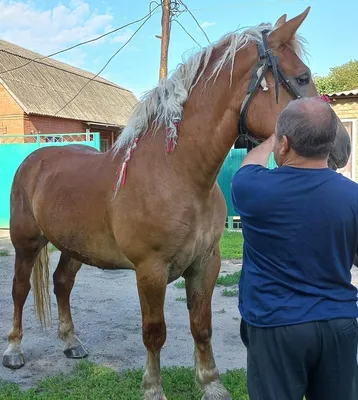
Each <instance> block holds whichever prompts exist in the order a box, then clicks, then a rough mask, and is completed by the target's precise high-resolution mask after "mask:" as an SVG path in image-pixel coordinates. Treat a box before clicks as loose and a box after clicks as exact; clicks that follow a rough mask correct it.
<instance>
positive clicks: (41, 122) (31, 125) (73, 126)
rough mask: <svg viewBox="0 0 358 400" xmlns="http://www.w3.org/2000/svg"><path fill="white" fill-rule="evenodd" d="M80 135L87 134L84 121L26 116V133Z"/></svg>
mask: <svg viewBox="0 0 358 400" xmlns="http://www.w3.org/2000/svg"><path fill="white" fill-rule="evenodd" d="M77 132H78V133H80V132H86V129H85V127H84V125H83V123H82V121H77V120H74V119H65V118H56V117H47V116H42V115H25V118H24V133H25V135H28V134H31V133H43V134H45V133H50V134H51V133H77Z"/></svg>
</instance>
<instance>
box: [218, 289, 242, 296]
mask: <svg viewBox="0 0 358 400" xmlns="http://www.w3.org/2000/svg"><path fill="white" fill-rule="evenodd" d="M221 294H222V295H223V296H225V297H237V296H238V295H239V290H238V289H233V290H230V289H224V290H223V291H222V292H221Z"/></svg>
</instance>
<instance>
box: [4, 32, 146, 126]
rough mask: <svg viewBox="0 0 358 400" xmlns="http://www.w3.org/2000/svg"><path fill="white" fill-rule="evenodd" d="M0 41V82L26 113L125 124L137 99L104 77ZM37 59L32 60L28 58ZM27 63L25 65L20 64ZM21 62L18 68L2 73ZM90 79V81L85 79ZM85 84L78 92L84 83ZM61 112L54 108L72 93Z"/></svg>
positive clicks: (59, 106) (61, 104) (62, 103)
mask: <svg viewBox="0 0 358 400" xmlns="http://www.w3.org/2000/svg"><path fill="white" fill-rule="evenodd" d="M38 58H43V56H41V55H40V54H38V53H34V52H32V51H30V50H26V49H24V48H22V47H20V46H17V45H15V44H12V43H9V42H7V41H5V40H0V83H1V84H3V85H4V87H5V88H6V89H7V90H8V91H9V93H10V94H11V95H12V96H13V97H14V99H15V100H16V101H17V102H18V104H19V105H20V106H21V108H22V109H23V110H24V111H25V113H27V114H37V115H47V116H57V117H62V118H69V119H76V120H81V121H91V122H98V123H103V124H111V125H115V126H124V125H126V124H127V121H128V118H129V116H130V115H131V113H132V111H133V108H134V106H135V105H136V103H137V102H138V100H137V98H136V97H135V96H134V94H133V93H132V92H131V91H129V90H127V89H125V88H123V87H121V86H119V85H117V84H115V83H113V82H110V81H108V80H106V79H103V78H100V77H96V78H94V77H95V75H94V74H92V73H91V72H88V71H84V70H82V69H80V68H75V67H73V66H71V65H68V64H65V63H63V62H60V61H57V60H54V59H51V58H45V59H38ZM34 59H37V60H36V61H31V62H29V61H30V60H34ZM24 64H27V65H24ZM21 65H24V66H23V67H22V68H18V69H15V70H13V71H9V72H4V73H2V71H6V70H11V69H13V68H16V67H19V66H21ZM91 78H94V80H93V81H90V82H89V83H88V81H89V79H91ZM86 83H88V84H87V86H86V87H85V88H84V89H83V90H82V91H81V93H79V94H78V92H79V91H80V90H81V89H82V88H83V86H84V85H85V84H86ZM77 94H78V96H77V97H76V98H75V99H74V100H73V101H71V102H70V103H69V104H68V105H67V106H66V107H65V108H64V109H63V110H62V111H60V112H59V113H58V111H59V110H60V109H61V108H62V107H63V106H64V105H65V104H66V103H67V102H68V101H70V100H71V99H72V98H73V97H74V96H75V95H77Z"/></svg>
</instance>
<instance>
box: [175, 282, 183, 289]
mask: <svg viewBox="0 0 358 400" xmlns="http://www.w3.org/2000/svg"><path fill="white" fill-rule="evenodd" d="M174 286H175V287H176V288H177V289H184V288H185V281H178V282H175V283H174Z"/></svg>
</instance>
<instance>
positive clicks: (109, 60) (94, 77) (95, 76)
mask: <svg viewBox="0 0 358 400" xmlns="http://www.w3.org/2000/svg"><path fill="white" fill-rule="evenodd" d="M157 7H159V6H157ZM157 7H156V8H157ZM156 8H155V9H156ZM155 9H154V10H155ZM154 10H153V11H154ZM151 16H152V13H150V15H149V16H148V18H147V19H146V20H145V21H144V22H143V23H142V24H141V25H140V26H139V27H138V28H137V29H136V30H135V32H134V33H133V34H132V36H131V37H130V38H129V39H128V40H127V41H126V42H125V43H124V44H123V45H122V46H121V47H120V48H119V49H118V50H117V51H116V52H115V53H114V54H113V55H112V56H111V57H110V58H109V59H108V61H107V62H106V64H105V65H104V66H103V68H102V69H101V70H100V71H99V72H98V73H97V74H96V75H94V76H93V77H92V78H90V79H89V80H88V81H87V82H86V83H85V84H84V85H83V86H82V88H81V89H80V90H79V91H78V92H77V93H76V95H75V96H73V97H72V98H71V99H70V100H69V101H68V102H67V103H66V104H65V105H64V106H63V107H61V108H60V109H59V110H58V111H57V112H56V113H55V114H54V115H53V116H54V117H55V116H56V115H58V114H59V113H60V112H61V111H62V110H63V109H65V108H66V107H67V106H68V105H69V104H70V103H71V102H72V101H73V100H75V99H76V97H77V96H78V95H79V94H80V93H81V92H82V91H83V90H84V89H85V87H86V86H87V85H88V84H89V83H90V82H92V81H93V80H94V79H96V78H97V77H98V76H99V75H100V74H101V73H102V72H103V71H104V70H105V68H106V67H107V66H108V64H109V63H110V62H111V61H112V60H113V58H114V57H115V56H116V55H117V54H118V53H119V52H120V51H121V50H122V49H123V48H124V47H125V46H126V45H127V44H128V43H129V42H130V41H131V40H132V39H133V38H134V36H135V35H136V34H137V33H138V32H139V31H140V29H141V28H142V27H143V26H144V24H145V23H146V22H147V21H149V19H150V18H151Z"/></svg>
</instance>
